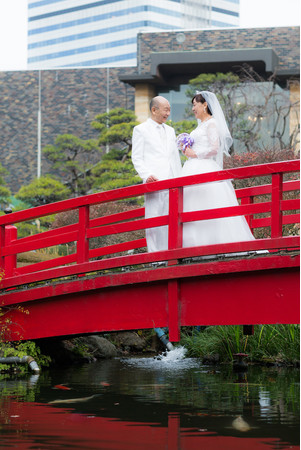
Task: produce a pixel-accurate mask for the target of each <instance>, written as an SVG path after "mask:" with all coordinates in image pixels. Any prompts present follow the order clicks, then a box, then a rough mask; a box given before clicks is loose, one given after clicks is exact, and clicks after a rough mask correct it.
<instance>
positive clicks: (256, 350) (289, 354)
mask: <svg viewBox="0 0 301 450" xmlns="http://www.w3.org/2000/svg"><path fill="white" fill-rule="evenodd" d="M181 345H184V346H185V347H186V348H187V350H188V356H192V357H204V356H208V355H214V354H218V355H219V358H220V360H221V361H224V362H230V361H232V360H233V355H234V354H235V353H247V354H248V358H249V361H253V362H272V363H273V362H279V363H284V364H296V363H297V362H298V361H299V360H300V326H299V325H281V324H277V325H255V327H254V335H251V336H245V335H244V334H243V329H242V326H240V325H229V326H209V327H206V328H205V329H203V330H202V331H197V329H196V328H191V327H190V328H185V329H183V331H182V339H181Z"/></svg>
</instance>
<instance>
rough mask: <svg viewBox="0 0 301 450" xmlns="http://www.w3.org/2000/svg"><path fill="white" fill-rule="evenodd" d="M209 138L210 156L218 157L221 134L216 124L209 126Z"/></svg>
mask: <svg viewBox="0 0 301 450" xmlns="http://www.w3.org/2000/svg"><path fill="white" fill-rule="evenodd" d="M207 136H208V141H209V147H210V151H209V153H208V156H214V155H217V153H218V149H219V134H218V131H217V127H216V125H215V123H209V124H208V126H207Z"/></svg>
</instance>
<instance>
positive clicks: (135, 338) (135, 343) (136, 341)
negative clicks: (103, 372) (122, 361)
mask: <svg viewBox="0 0 301 450" xmlns="http://www.w3.org/2000/svg"><path fill="white" fill-rule="evenodd" d="M112 340H113V342H115V344H116V345H117V346H118V347H121V348H122V349H123V350H126V351H137V352H139V351H141V350H143V349H144V348H145V346H146V342H145V339H143V338H141V337H140V336H139V335H138V334H137V333H136V332H134V331H120V332H118V333H112Z"/></svg>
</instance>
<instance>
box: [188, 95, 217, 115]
mask: <svg viewBox="0 0 301 450" xmlns="http://www.w3.org/2000/svg"><path fill="white" fill-rule="evenodd" d="M193 100H195V101H196V102H198V103H205V101H206V100H205V99H204V97H203V96H202V94H196V95H195V96H194V97H193V99H192V100H191V103H193ZM207 112H208V114H210V116H212V112H211V110H210V108H209V106H208V103H207Z"/></svg>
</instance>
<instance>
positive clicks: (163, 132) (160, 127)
mask: <svg viewBox="0 0 301 450" xmlns="http://www.w3.org/2000/svg"><path fill="white" fill-rule="evenodd" d="M158 129H159V133H160V137H161V140H162V142H163V144H166V132H165V128H164V126H163V125H158Z"/></svg>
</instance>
